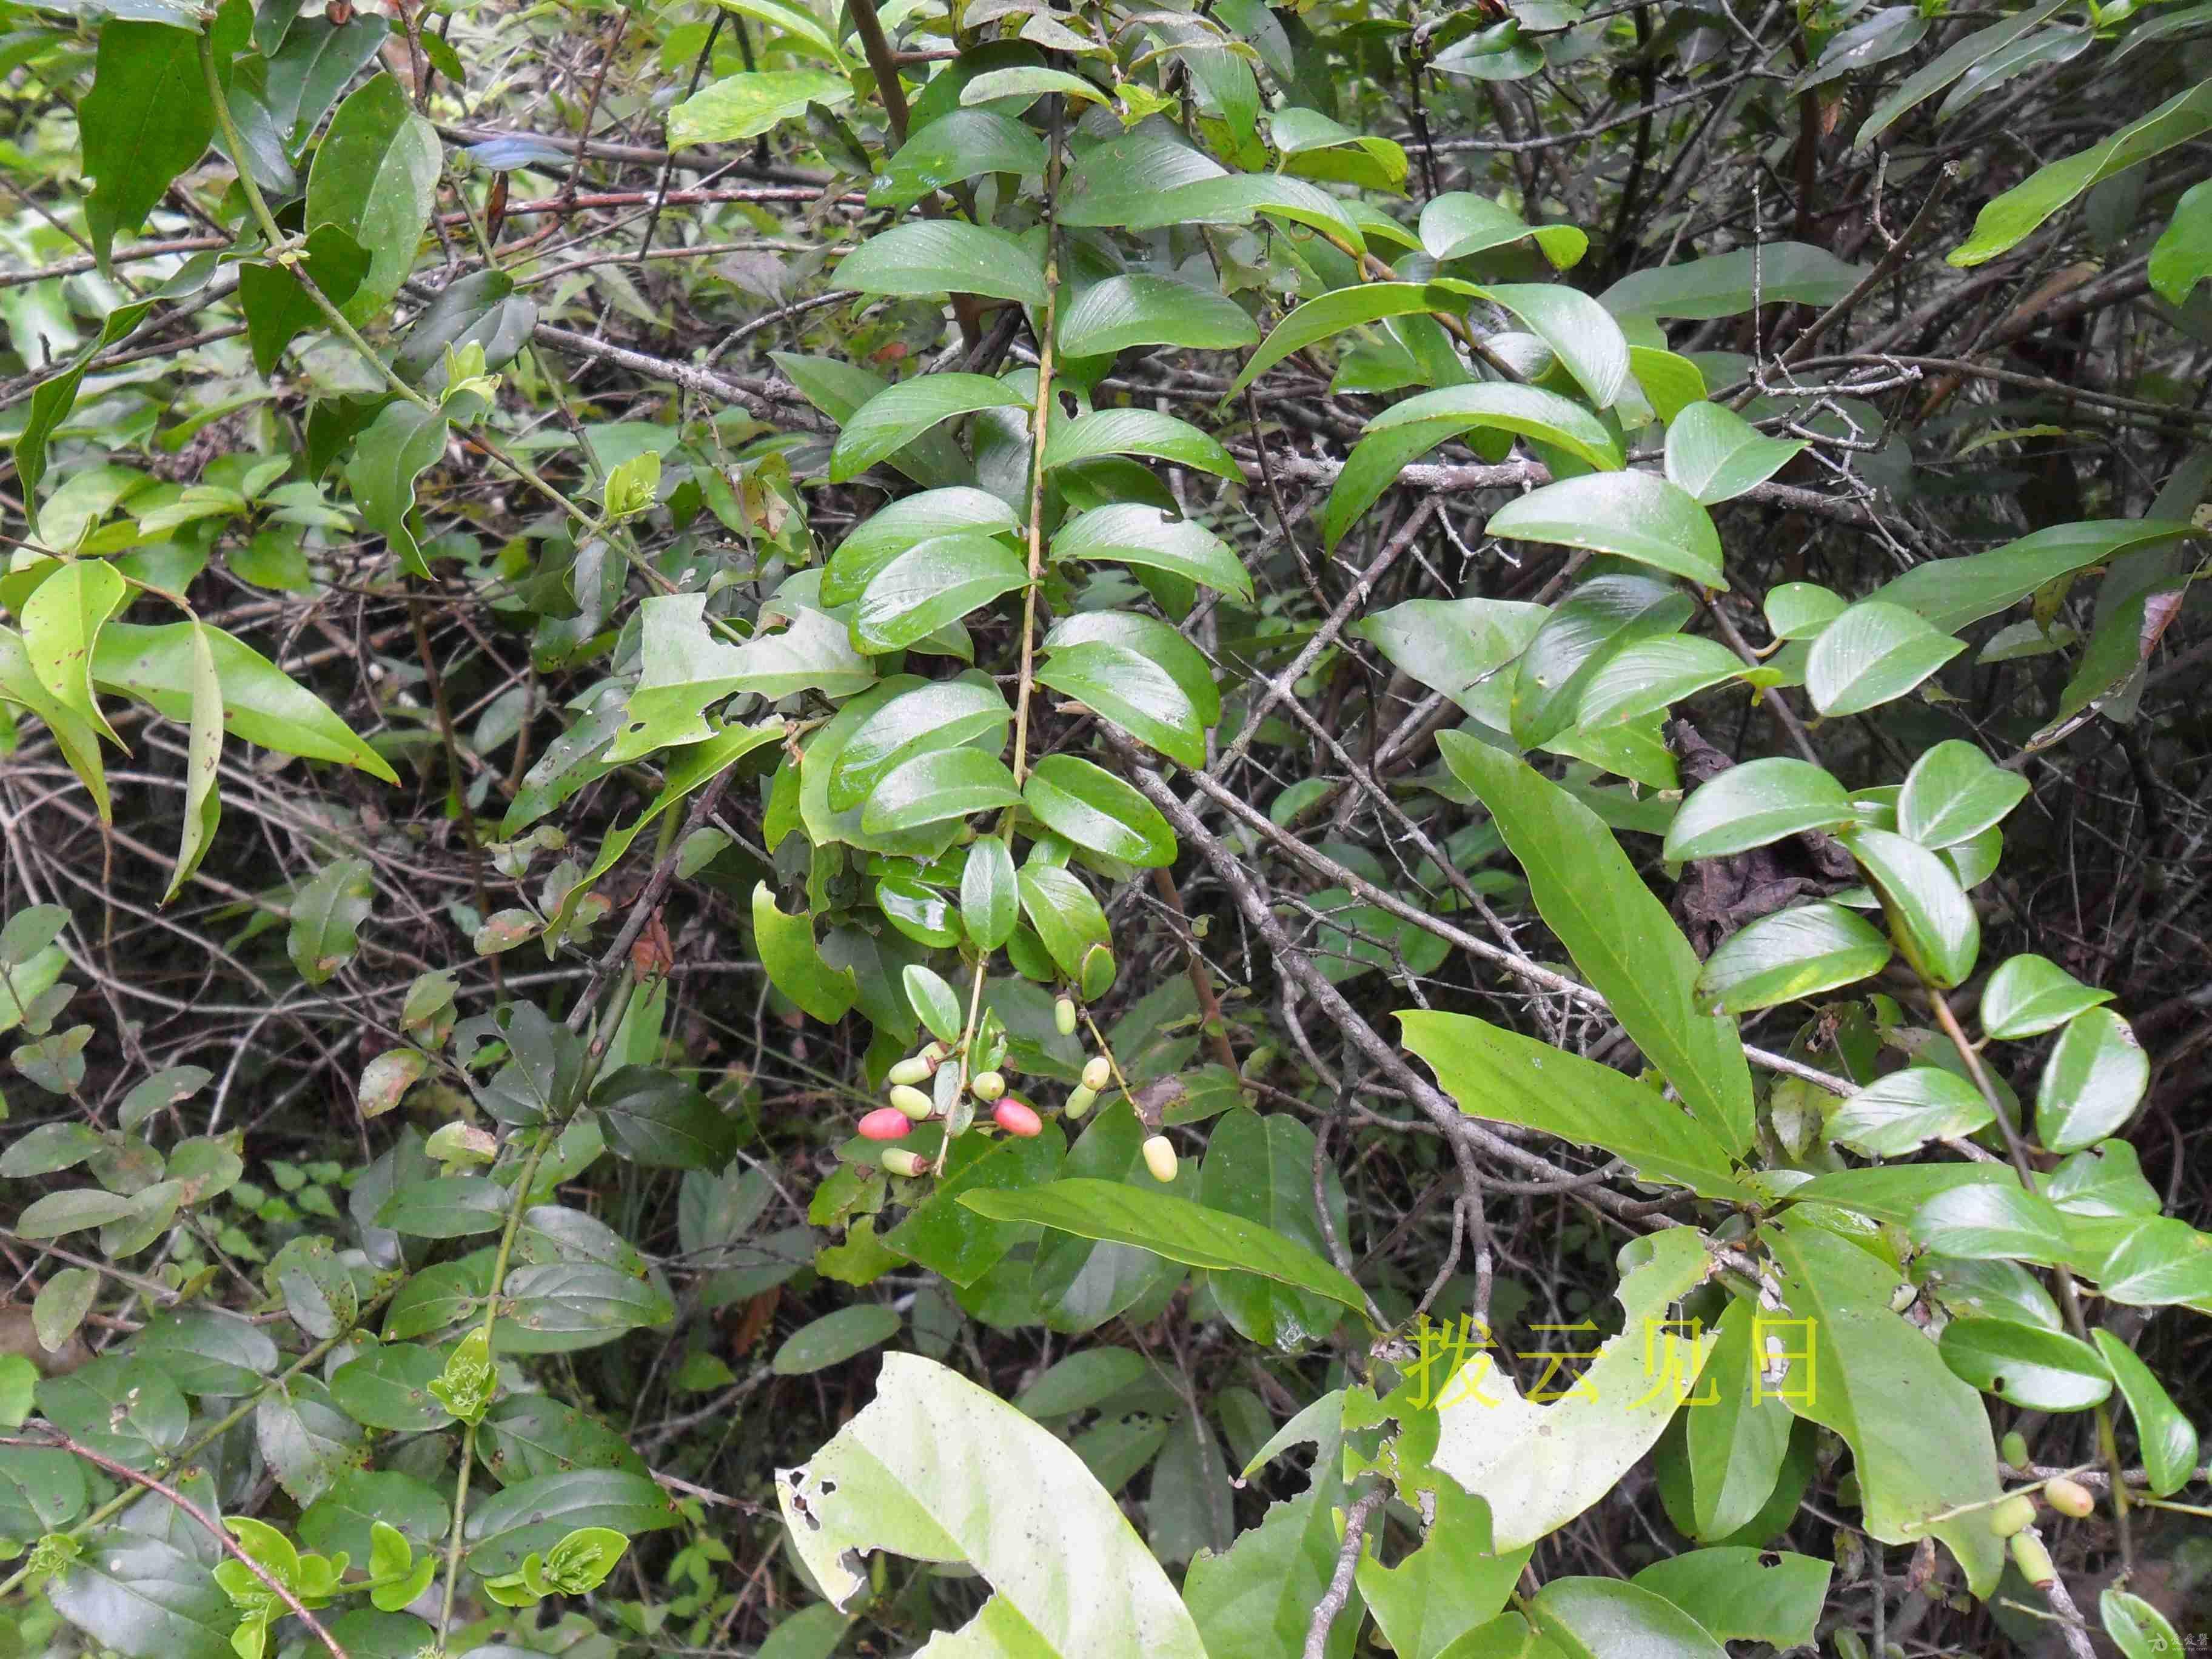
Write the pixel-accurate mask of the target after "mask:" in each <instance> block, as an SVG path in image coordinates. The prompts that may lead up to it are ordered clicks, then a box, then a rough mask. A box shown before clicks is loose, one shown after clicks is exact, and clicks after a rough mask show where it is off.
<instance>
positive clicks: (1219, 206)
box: [1064, 173, 1367, 255]
mask: <svg viewBox="0 0 2212 1659" xmlns="http://www.w3.org/2000/svg"><path fill="white" fill-rule="evenodd" d="M1263 214H1264V215H1266V216H1268V217H1270V218H1275V219H1287V220H1289V221H1290V222H1291V223H1293V224H1301V225H1310V226H1311V227H1312V228H1314V229H1316V230H1317V231H1319V232H1321V233H1322V235H1324V236H1327V237H1328V239H1329V240H1331V241H1334V242H1336V243H1339V244H1340V246H1344V247H1346V248H1347V249H1348V250H1349V251H1350V252H1352V253H1353V254H1354V255H1358V254H1361V253H1364V252H1366V251H1367V239H1366V238H1365V237H1364V236H1363V235H1362V234H1360V231H1359V227H1358V225H1356V224H1354V223H1353V222H1352V218H1351V216H1350V215H1348V214H1347V213H1346V211H1345V210H1344V208H1343V206H1342V205H1341V204H1340V203H1339V202H1338V201H1337V199H1336V197H1334V196H1332V195H1330V194H1329V193H1328V191H1324V190H1321V189H1318V188H1316V186H1314V185H1310V184H1307V183H1305V182H1304V180H1303V179H1292V178H1289V177H1287V176H1285V174H1282V173H1230V174H1227V175H1225V176H1224V177H1222V178H1218V179H1191V180H1189V181H1188V182H1187V183H1184V184H1177V185H1168V186H1167V187H1166V188H1165V189H1162V190H1156V191H1152V192H1151V193H1150V194H1149V195H1147V196H1146V197H1141V198H1139V200H1138V201H1137V202H1136V203H1135V204H1133V207H1132V209H1131V210H1130V211H1128V212H1127V215H1126V216H1123V217H1121V228H1122V229H1124V230H1128V231H1135V232H1143V231H1147V230H1159V229H1162V228H1164V227H1166V226H1169V225H1249V224H1250V223H1251V222H1253V221H1254V220H1255V219H1256V218H1258V217H1260V216H1261V215H1263ZM1064 222H1066V223H1069V224H1085V223H1090V222H1093V220H1092V218H1091V215H1090V214H1089V213H1086V212H1084V211H1081V210H1078V211H1077V212H1074V213H1071V214H1069V215H1067V216H1066V218H1065V221H1064Z"/></svg>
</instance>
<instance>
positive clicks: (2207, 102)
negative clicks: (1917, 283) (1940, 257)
mask: <svg viewBox="0 0 2212 1659" xmlns="http://www.w3.org/2000/svg"><path fill="white" fill-rule="evenodd" d="M2207 128H2212V82H2200V83H2199V84H2198V85H2197V86H2195V87H2192V88H2190V89H2189V90H2187V91H2185V92H2179V93H2176V94H2174V95H2173V96H2172V97H2171V98H2169V99H2167V100H2166V101H2165V102H2164V103H2162V104H2160V106H2158V107H2157V108H2156V109H2154V110H2153V111H2152V112H2150V113H2149V114H2148V115H2145V116H2143V117H2142V118H2139V119H2137V120H2135V121H2131V122H2130V123H2129V124H2128V125H2126V126H2124V127H2122V128H2121V129H2120V130H2119V131H2118V132H2115V133H2113V134H2112V135H2111V136H2110V137H2107V138H2106V139H2104V140H2103V141H2101V142H2100V143H2094V144H2092V145H2090V146H2089V148H2088V149H2083V150H2077V151H2075V153H2074V154H2073V155H2069V156H2068V157H2067V158H2066V159H2065V160H2064V161H2052V162H2051V163H2049V164H2048V165H2047V166H2045V167H2039V168H2037V169H2036V171H2035V172H2033V173H2030V174H2029V175H2028V176H2027V179H2024V180H2022V181H2021V183H2019V184H2017V185H2014V186H2013V187H2012V188H2011V189H2010V190H2008V191H2005V192H2004V193H2003V194H2002V195H2001V196H1997V197H1993V198H1991V199H1990V201H1988V202H1985V203H1984V204H1983V205H1982V210H1981V212H1980V213H1979V214H1978V216H1976V217H1975V220H1974V229H1973V234H1972V235H1970V236H1968V237H1967V238H1966V240H1965V241H1963V242H1961V243H1960V245H1959V246H1957V247H1954V248H1953V249H1952V250H1951V252H1950V262H1951V264H1954V265H1978V264H1983V263H1984V261H1986V260H1990V259H1994V258H1996V256H1997V255H1998V254H2000V253H2002V252H2006V251H2007V250H2008V249H2009V248H2012V247H2014V246H2017V245H2018V244H2019V243H2020V242H2021V240H2023V239H2025V238H2026V237H2027V236H2028V235H2029V234H2032V233H2033V231H2034V230H2035V229H2036V228H2038V227H2039V226H2040V225H2041V224H2042V223H2043V222H2044V221H2045V220H2046V219H2048V218H2050V217H2051V215H2052V214H2054V213H2057V212H2058V211H2059V210H2061V209H2063V208H2064V207H2066V206H2067V205H2069V204H2070V203H2072V202H2073V201H2074V200H2075V198H2076V197H2079V196H2081V193H2082V192H2083V191H2087V189H2089V187H2090V186H2091V185H2095V184H2097V183H2099V182H2100V181H2101V180H2103V179H2109V178H2111V177H2112V176H2113V175H2114V174H2115V173H2124V172H2125V171H2126V170H2127V169H2128V168H2130V167H2137V166H2140V165H2141V164H2142V163H2143V162H2145V161H2149V160H2150V159H2151V158H2152V157H2153V156H2155V155H2164V154H2165V153H2166V151H2167V150H2169V149H2172V148H2173V147H2174V146H2175V145H2177V144H2185V143H2188V142H2189V141H2190V140H2191V139H2192V138H2194V137H2197V136H2198V135H2199V134H2201V133H2203V131H2205V130H2206V129H2207Z"/></svg>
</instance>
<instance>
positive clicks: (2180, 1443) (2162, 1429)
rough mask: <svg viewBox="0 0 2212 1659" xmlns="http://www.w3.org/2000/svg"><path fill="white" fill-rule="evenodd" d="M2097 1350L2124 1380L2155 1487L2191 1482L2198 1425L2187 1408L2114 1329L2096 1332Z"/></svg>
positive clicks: (2170, 1489) (2167, 1489)
mask: <svg viewBox="0 0 2212 1659" xmlns="http://www.w3.org/2000/svg"><path fill="white" fill-rule="evenodd" d="M2091 1334H2092V1335H2093V1336H2094V1337H2095V1338H2096V1340H2097V1351H2098V1352H2099V1353H2100V1354H2101V1355H2103V1357H2104V1361H2105V1364H2106V1365H2107V1366H2109V1367H2110V1368H2111V1370H2112V1377H2113V1380H2114V1381H2115V1382H2117V1383H2118V1384H2119V1389H2120V1396H2121V1398H2123V1399H2124V1400H2125V1401H2127V1402H2128V1413H2129V1415H2130V1416H2131V1417H2133V1418H2134V1419H2135V1420H2136V1439H2137V1440H2138V1441H2139V1442H2141V1443H2142V1460H2143V1474H2145V1476H2146V1477H2147V1478H2148V1482H2149V1485H2150V1489H2151V1491H2152V1492H2155V1493H2156V1494H2157V1495H2158V1496H2159V1497H2160V1498H2165V1497H2168V1496H2171V1495H2172V1493H2174V1492H2179V1491H2180V1490H2181V1488H2182V1487H2184V1486H2187V1485H2188V1484H2189V1482H2190V1480H2191V1479H2192V1478H2193V1477H2194V1476H2195V1474H2196V1471H2197V1430H2196V1427H2195V1426H2194V1425H2192V1424H2191V1422H2190V1420H2189V1419H2187V1418H2186V1417H2184V1416H2183V1415H2182V1414H2181V1412H2180V1410H2179V1408H2178V1407H2176V1406H2175V1405H2174V1403H2173V1401H2172V1398H2171V1397H2170V1396H2169V1395H2167V1394H2166V1388H2165V1385H2164V1384H2162V1383H2160V1381H2159V1380H2158V1377H2157V1375H2156V1374H2155V1373H2154V1372H2153V1371H2152V1370H2151V1368H2150V1367H2149V1366H2148V1365H2146V1364H2143V1362H2142V1360H2141V1359H2139V1358H2136V1353H2135V1351H2134V1350H2133V1349H2132V1348H2130V1347H2129V1346H2128V1345H2127V1344H2126V1343H2124V1342H2123V1341H2121V1340H2120V1339H2119V1338H2118V1337H2117V1336H2115V1335H2113V1334H2112V1332H2110V1331H2107V1330H2103V1329H2099V1330H2096V1331H2093V1332H2092V1333H2091Z"/></svg>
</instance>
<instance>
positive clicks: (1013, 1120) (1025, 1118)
mask: <svg viewBox="0 0 2212 1659" xmlns="http://www.w3.org/2000/svg"><path fill="white" fill-rule="evenodd" d="M991 1121H993V1122H994V1123H996V1124H997V1125H998V1126H999V1127H1000V1128H1001V1129H1004V1130H1005V1131H1006V1133H1008V1134H1010V1135H1019V1136H1021V1137H1022V1138H1023V1139H1025V1140H1026V1139H1028V1138H1029V1137H1030V1136H1031V1135H1033V1134H1039V1133H1042V1132H1043V1130H1044V1120H1043V1119H1042V1118H1041V1117H1039V1116H1038V1115H1036V1113H1035V1112H1034V1111H1032V1110H1030V1109H1029V1108H1028V1107H1026V1106H1024V1105H1023V1104H1022V1103H1021V1102H1020V1101H1018V1100H1002V1101H1000V1103H998V1105H997V1107H996V1108H995V1109H994V1110H993V1111H992V1113H991Z"/></svg>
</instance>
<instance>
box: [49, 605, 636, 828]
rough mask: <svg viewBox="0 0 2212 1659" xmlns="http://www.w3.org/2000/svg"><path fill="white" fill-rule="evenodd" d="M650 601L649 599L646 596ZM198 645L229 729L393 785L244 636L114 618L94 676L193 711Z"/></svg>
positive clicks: (157, 703)
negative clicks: (211, 665) (217, 685)
mask: <svg viewBox="0 0 2212 1659" xmlns="http://www.w3.org/2000/svg"><path fill="white" fill-rule="evenodd" d="M648 603H650V601H648ZM203 644H204V646H205V647H207V651H208V654H209V655H210V657H212V658H213V659H214V661H215V671H216V679H217V680H218V681H219V682H221V684H222V713H223V721H224V726H225V728H226V731H227V732H228V735H229V736H231V737H233V738H237V739H239V740H240V742H243V743H252V744H259V745H260V746H261V747H262V748H264V749H273V750H276V752H277V753H279V754H283V755H298V756H301V757H303V758H305V759H307V760H319V761H337V762H340V763H343V764H345V765H348V766H354V767H358V768H360V769H361V770H362V771H364V772H367V773H368V774H369V775H371V776H373V777H377V778H380V779H382V780H383V781H385V782H386V783H389V784H394V785H396V784H398V781H399V776H398V774H397V773H395V772H394V771H393V770H392V769H391V767H390V766H388V765H386V763H385V761H384V758H383V757H382V756H380V755H379V754H378V753H377V752H376V751H375V750H373V749H371V748H370V747H369V746H368V744H365V743H363V742H362V740H361V739H360V738H357V737H356V736H355V735H354V733H353V732H352V730H351V729H350V728H349V727H348V726H347V725H346V723H345V722H344V721H343V720H340V719H339V718H338V717H337V715H336V714H332V713H331V710H330V708H329V707H328V706H327V705H326V704H325V703H324V702H323V700H322V699H321V698H319V697H318V696H315V694H314V693H313V692H312V691H310V690H307V688H306V687H305V686H303V685H301V684H299V683H298V682H297V681H295V680H294V679H293V678H291V677H290V676H289V675H288V674H286V673H285V672H284V671H283V670H282V669H280V668H279V667H277V666H276V664H275V663H273V662H271V661H270V660H269V659H268V658H266V657H264V656H263V655H262V654H261V653H259V652H258V651H256V650H255V649H253V647H251V646H249V645H247V644H246V642H245V641H242V640H238V639H234V638H233V637H232V636H231V635H228V634H226V633H224V632H223V631H222V629H219V628H210V627H209V626H208V625H207V624H205V623H189V622H180V623H163V624H161V625H160V626H156V627H151V628H149V627H142V626H140V625H139V624H137V623H124V622H112V623H108V625H107V626H106V628H105V629H101V630H100V642H99V644H98V646H97V647H95V649H94V653H93V662H92V677H93V678H94V680H95V681H97V682H98V683H99V684H101V685H103V686H106V687H108V688H110V689H111V690H118V691H125V692H128V693H129V694H130V695H131V696H134V697H137V698H140V699H142V700H143V701H144V702H149V703H151V704H152V705H153V706H154V707H155V709H156V710H158V711H159V712H160V713H161V714H163V715H165V716H167V718H168V719H170V720H191V716H192V706H193V699H194V686H195V684H196V683H197V674H198V665H197V660H196V659H197V655H198V651H199V647H200V646H201V645H203Z"/></svg>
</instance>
